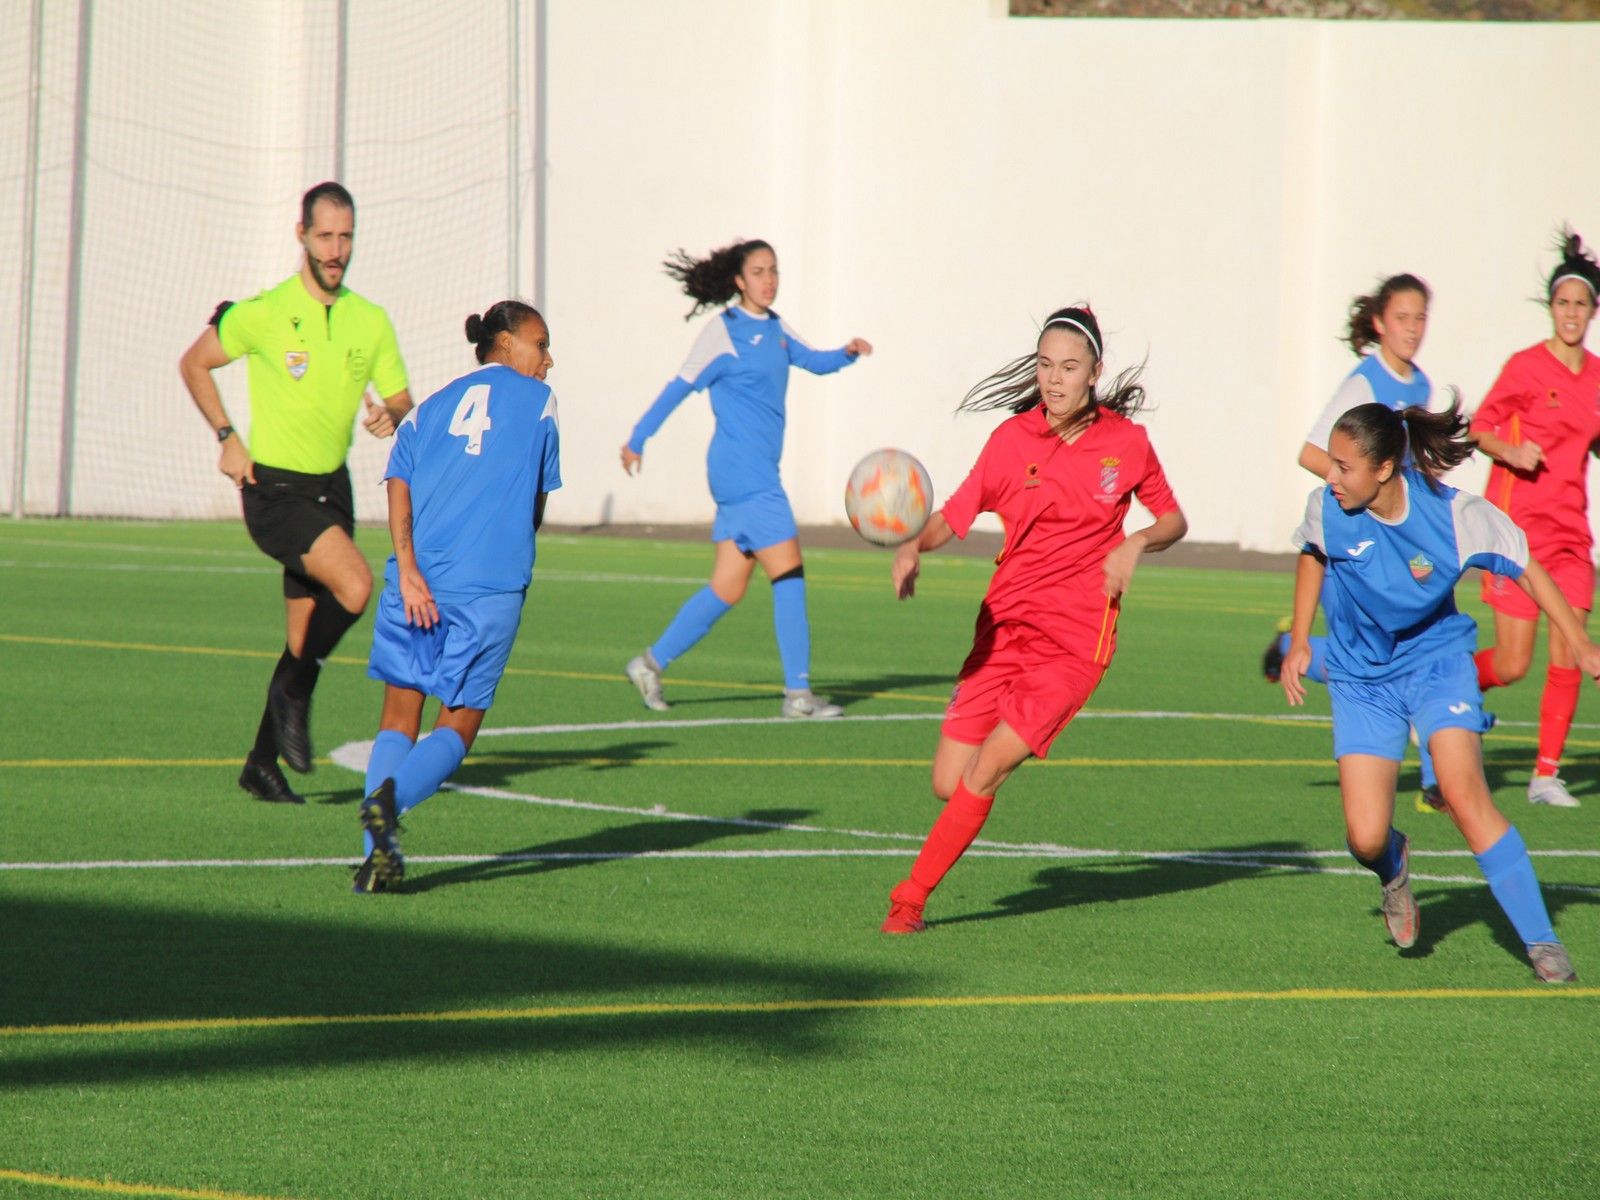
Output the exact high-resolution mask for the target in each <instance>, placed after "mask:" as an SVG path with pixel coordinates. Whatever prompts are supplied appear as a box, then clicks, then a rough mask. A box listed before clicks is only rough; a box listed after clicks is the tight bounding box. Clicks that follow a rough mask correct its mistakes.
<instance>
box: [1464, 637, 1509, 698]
mask: <svg viewBox="0 0 1600 1200" xmlns="http://www.w3.org/2000/svg"><path fill="white" fill-rule="evenodd" d="M1472 661H1473V662H1475V663H1477V664H1478V690H1479V691H1480V692H1487V691H1488V690H1489V689H1490V688H1497V687H1505V685H1506V681H1505V680H1504V679H1501V678H1500V676H1498V675H1496V674H1495V670H1494V647H1493V646H1490V647H1489V648H1488V649H1487V650H1479V651H1478V652H1477V653H1476V654H1474V655H1473V656H1472Z"/></svg>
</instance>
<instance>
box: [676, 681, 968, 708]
mask: <svg viewBox="0 0 1600 1200" xmlns="http://www.w3.org/2000/svg"><path fill="white" fill-rule="evenodd" d="M953 679H954V676H953V675H952V674H944V675H898V674H897V675H879V676H874V677H872V678H869V679H846V680H837V681H831V682H829V681H824V682H819V683H817V684H816V691H817V695H819V696H825V697H827V698H828V699H829V700H832V701H833V702H834V703H835V704H837V705H839V707H841V708H843V709H846V710H849V709H850V708H851V707H853V706H854V705H857V704H859V703H861V702H862V701H863V700H870V699H873V698H874V697H877V696H880V695H882V694H883V693H885V692H895V691H899V690H900V689H902V688H916V687H929V686H932V685H939V686H940V687H943V688H946V689H948V687H949V686H950V684H951V683H952V681H953ZM666 686H667V689H668V691H669V692H670V696H669V699H670V700H671V701H672V707H673V708H694V707H696V706H701V705H709V704H745V703H749V702H750V701H766V700H769V699H770V700H771V701H772V702H773V703H774V704H778V703H781V702H782V700H783V689H782V688H781V687H774V688H773V689H772V691H771V693H770V694H768V693H763V692H750V691H743V690H741V691H738V692H727V693H713V692H712V691H711V689H710V688H703V689H702V688H696V689H695V692H702V691H703V692H705V693H707V694H704V695H696V694H694V693H693V692H689V691H687V690H685V689H681V688H680V689H677V690H675V691H674V690H672V677H671V676H668V677H667V680H666ZM918 699H920V700H926V701H930V703H929V705H928V711H929V712H938V711H940V707H942V706H943V704H944V701H945V696H944V694H943V693H941V694H940V695H938V696H936V697H930V696H922V697H919V698H918ZM934 700H937V702H938V706H939V707H936V706H935V705H934V704H933V703H931V701H934Z"/></svg>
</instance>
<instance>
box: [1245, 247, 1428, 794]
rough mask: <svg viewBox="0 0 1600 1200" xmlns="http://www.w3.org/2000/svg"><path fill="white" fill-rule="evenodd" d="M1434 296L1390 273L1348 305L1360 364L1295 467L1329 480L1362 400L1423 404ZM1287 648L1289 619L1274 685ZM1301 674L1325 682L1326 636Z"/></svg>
mask: <svg viewBox="0 0 1600 1200" xmlns="http://www.w3.org/2000/svg"><path fill="white" fill-rule="evenodd" d="M1432 299H1433V293H1432V292H1430V291H1429V290H1428V285H1427V284H1426V283H1424V282H1423V281H1422V280H1421V279H1419V278H1417V276H1415V275H1411V274H1400V275H1391V276H1389V278H1387V279H1385V280H1384V281H1383V282H1382V283H1381V284H1380V285H1379V286H1378V288H1377V290H1376V291H1374V292H1371V293H1370V294H1368V295H1365V296H1357V297H1356V298H1355V299H1354V300H1352V301H1351V302H1350V321H1349V324H1348V326H1347V327H1346V329H1345V336H1344V338H1343V340H1344V342H1345V344H1346V345H1348V346H1349V347H1350V349H1351V351H1352V352H1354V353H1355V354H1356V355H1357V356H1358V357H1359V358H1360V359H1361V362H1360V365H1358V366H1357V367H1356V368H1355V370H1353V371H1351V372H1350V374H1348V375H1346V376H1345V378H1344V382H1343V383H1341V384H1340V385H1339V390H1338V391H1336V392H1335V393H1334V394H1333V399H1331V400H1329V401H1328V403H1327V405H1326V406H1325V407H1324V408H1323V410H1322V412H1321V413H1319V414H1318V416H1317V420H1316V422H1315V424H1313V425H1312V426H1311V430H1310V432H1309V433H1307V434H1306V441H1305V445H1304V446H1302V447H1301V448H1300V459H1299V461H1300V465H1301V466H1302V467H1304V468H1305V469H1306V470H1308V471H1310V472H1311V473H1312V474H1313V475H1315V476H1316V477H1317V478H1318V479H1326V478H1327V477H1328V463H1329V460H1328V436H1329V434H1330V433H1332V431H1333V425H1334V422H1335V421H1337V420H1338V419H1339V418H1340V417H1342V416H1343V415H1344V414H1345V413H1347V412H1349V411H1350V410H1351V409H1352V408H1356V407H1359V406H1360V405H1363V404H1382V405H1384V406H1385V407H1387V408H1392V409H1394V410H1395V411H1396V412H1398V411H1400V410H1401V409H1403V408H1411V407H1414V406H1415V407H1421V408H1427V407H1428V402H1429V400H1430V399H1431V398H1432V396H1433V384H1432V383H1431V382H1430V381H1429V379H1428V377H1427V375H1425V374H1424V373H1423V370H1422V368H1421V367H1419V366H1418V365H1417V363H1416V358H1417V351H1418V350H1420V349H1421V348H1422V339H1423V336H1424V335H1425V334H1426V333H1427V331H1428V304H1429V302H1430V301H1431V300H1432ZM1288 649H1289V622H1288V621H1283V622H1282V623H1280V624H1279V626H1278V632H1277V635H1276V636H1274V638H1273V639H1272V641H1271V642H1269V643H1268V644H1267V651H1266V653H1265V654H1264V655H1263V656H1262V659H1261V670H1262V674H1263V675H1265V676H1266V678H1267V680H1268V681H1269V682H1271V683H1276V682H1278V672H1279V669H1280V665H1281V664H1282V662H1283V656H1284V653H1285V652H1286V651H1287V650H1288ZM1306 675H1307V678H1309V679H1314V680H1316V681H1317V682H1318V683H1327V682H1328V660H1327V639H1325V638H1322V637H1313V638H1312V639H1311V667H1310V670H1308V671H1307V672H1306ZM1417 752H1418V755H1419V756H1420V758H1421V759H1422V796H1421V798H1420V799H1419V800H1418V803H1417V807H1418V808H1419V809H1422V810H1423V811H1432V808H1430V807H1428V806H1430V805H1431V806H1432V807H1437V806H1438V805H1437V802H1438V798H1439V784H1438V780H1437V779H1435V778H1434V771H1433V761H1432V760H1431V759H1430V758H1429V757H1428V750H1427V747H1426V746H1424V745H1421V744H1420V743H1419V745H1418V748H1417Z"/></svg>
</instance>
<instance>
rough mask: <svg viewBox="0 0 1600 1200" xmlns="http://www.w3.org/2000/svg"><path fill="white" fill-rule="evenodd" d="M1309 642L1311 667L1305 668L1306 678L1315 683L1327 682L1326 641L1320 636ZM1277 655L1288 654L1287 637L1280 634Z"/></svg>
mask: <svg viewBox="0 0 1600 1200" xmlns="http://www.w3.org/2000/svg"><path fill="white" fill-rule="evenodd" d="M1309 640H1310V642H1311V665H1310V666H1309V667H1307V668H1306V678H1307V679H1310V680H1313V681H1314V682H1316V683H1323V684H1325V683H1327V682H1328V639H1327V638H1325V637H1323V636H1322V635H1321V634H1318V635H1317V636H1315V637H1313V638H1311V639H1309ZM1278 653H1279V654H1287V653H1289V635H1288V634H1287V633H1285V634H1282V635H1280V636H1279V638H1278Z"/></svg>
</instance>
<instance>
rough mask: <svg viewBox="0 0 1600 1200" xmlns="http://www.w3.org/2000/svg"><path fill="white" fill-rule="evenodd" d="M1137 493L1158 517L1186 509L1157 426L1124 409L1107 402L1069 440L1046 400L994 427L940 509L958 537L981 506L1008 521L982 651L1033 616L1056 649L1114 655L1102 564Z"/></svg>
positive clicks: (1115, 606) (980, 638)
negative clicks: (1171, 480) (1153, 439)
mask: <svg viewBox="0 0 1600 1200" xmlns="http://www.w3.org/2000/svg"><path fill="white" fill-rule="evenodd" d="M1134 496H1137V497H1138V498H1139V502H1140V503H1141V504H1143V505H1144V506H1145V508H1147V509H1149V510H1150V512H1151V513H1152V514H1153V515H1155V516H1158V517H1159V516H1162V515H1163V514H1165V513H1169V512H1176V511H1177V508H1178V502H1177V500H1176V499H1174V498H1173V495H1172V489H1171V488H1170V487H1168V486H1167V478H1166V475H1165V474H1163V473H1162V470H1161V464H1160V462H1158V461H1157V460H1156V454H1155V451H1154V450H1153V449H1152V448H1151V446H1150V438H1149V435H1148V434H1147V433H1146V432H1145V430H1144V428H1143V427H1142V426H1139V425H1135V424H1134V423H1133V422H1132V421H1130V420H1128V419H1127V418H1126V417H1121V416H1118V415H1117V414H1116V413H1113V412H1109V411H1105V410H1102V411H1101V412H1099V413H1098V414H1097V415H1096V417H1095V419H1094V421H1093V422H1092V423H1091V424H1090V425H1089V427H1088V428H1087V429H1085V430H1084V431H1083V433H1082V435H1081V436H1079V437H1078V439H1077V440H1076V441H1075V442H1072V443H1071V444H1070V445H1069V444H1068V443H1067V442H1064V441H1062V440H1061V438H1060V437H1059V436H1057V435H1056V434H1055V433H1054V432H1053V431H1052V430H1051V429H1050V426H1049V417H1048V414H1046V412H1045V410H1044V406H1043V405H1040V406H1039V407H1038V408H1033V409H1030V410H1029V411H1027V412H1025V413H1019V414H1018V415H1017V416H1014V417H1012V418H1011V419H1010V420H1009V421H1006V422H1004V423H1002V424H1001V425H1000V426H999V427H998V428H997V429H996V430H995V431H994V432H993V433H992V434H990V435H989V440H988V442H987V443H985V445H984V447H983V451H982V453H980V454H979V455H978V461H977V464H976V465H975V466H974V467H973V468H972V472H971V473H970V474H969V475H968V476H967V478H966V479H965V481H963V483H962V484H961V486H960V487H958V488H957V489H956V490H955V492H954V493H952V495H951V496H950V498H949V499H948V500H946V501H945V504H944V508H943V510H942V511H943V514H944V519H945V520H946V521H947V522H948V523H949V525H950V528H951V529H953V530H954V531H955V533H956V535H957V536H958V537H966V535H967V531H968V530H969V529H971V528H972V522H973V519H974V518H975V517H976V516H977V515H978V514H979V513H980V512H992V513H995V514H997V515H998V516H999V517H1000V520H1001V521H1002V522H1004V524H1005V545H1004V548H1003V549H1002V550H1001V551H1000V555H999V557H998V558H996V559H995V563H996V570H995V573H994V578H992V579H991V580H990V581H989V591H988V594H987V595H985V596H984V600H983V607H982V608H981V609H980V610H979V613H978V626H977V633H976V637H975V645H974V655H977V654H978V653H979V650H980V649H981V648H983V647H985V646H989V645H993V644H994V643H995V634H996V633H997V632H998V631H999V630H1001V629H1002V628H1005V627H1007V626H1012V627H1027V629H1028V630H1030V631H1031V633H1032V634H1036V635H1037V636H1038V637H1040V638H1042V639H1044V640H1046V641H1047V642H1049V643H1052V644H1053V649H1054V650H1055V651H1056V652H1066V653H1069V654H1075V655H1081V656H1082V657H1084V658H1087V659H1089V660H1091V661H1092V662H1096V663H1099V664H1100V665H1101V666H1104V665H1105V664H1106V663H1109V662H1110V661H1111V655H1112V652H1113V651H1114V650H1115V649H1116V625H1117V612H1118V610H1119V608H1120V604H1119V602H1118V601H1115V600H1112V599H1110V598H1109V597H1107V596H1106V594H1105V574H1104V571H1103V565H1104V563H1105V560H1106V555H1108V554H1110V553H1111V551H1112V550H1114V549H1116V548H1117V547H1118V546H1119V545H1121V544H1122V542H1123V540H1124V535H1123V532H1122V523H1123V520H1124V519H1125V518H1126V517H1127V515H1128V508H1129V505H1130V503H1131V501H1132V498H1133V497H1134ZM1005 641H1006V642H1008V643H1009V642H1010V641H1011V639H1009V638H1008V639H1005Z"/></svg>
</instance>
